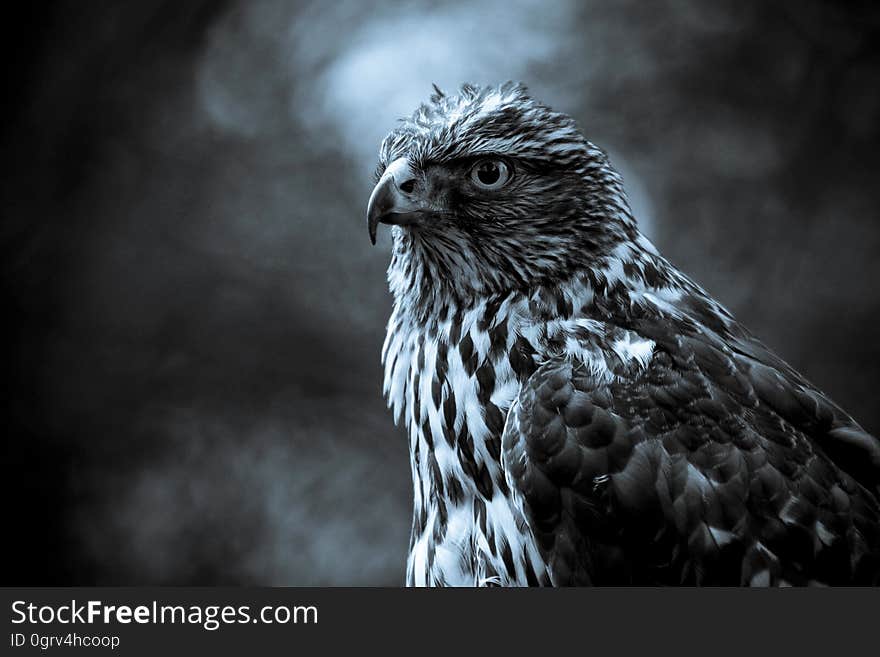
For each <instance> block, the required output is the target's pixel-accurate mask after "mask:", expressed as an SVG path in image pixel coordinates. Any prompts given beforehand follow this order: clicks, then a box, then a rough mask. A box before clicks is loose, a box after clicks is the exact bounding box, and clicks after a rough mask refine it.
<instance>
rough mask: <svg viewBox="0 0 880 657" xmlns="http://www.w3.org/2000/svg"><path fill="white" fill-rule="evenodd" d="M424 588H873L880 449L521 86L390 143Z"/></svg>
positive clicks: (402, 350)
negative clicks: (647, 226) (661, 240)
mask: <svg viewBox="0 0 880 657" xmlns="http://www.w3.org/2000/svg"><path fill="white" fill-rule="evenodd" d="M375 182H376V184H375V187H374V189H373V191H372V194H371V196H370V199H369V203H368V207H367V224H368V230H369V235H370V239H371V241H372V242H373V244H375V241H376V231H377V228H378V225H379V224H389V225H391V226H392V228H391V233H392V243H393V247H392V254H391V261H390V265H389V268H388V283H389V288H390V291H391V294H392V297H393V309H392V312H391V316H390V319H389V321H388V327H387V336H386V339H385V342H384V346H383V348H382V361H383V364H384V394H385V397H386V398H387V401H388V405H389V407H390V408H391V409H392V411H393V415H394V419H395V422H397V423H399V422H400V421H401V420H402V421H403V423H404V424H405V426H406V429H407V434H408V442H409V452H410V463H411V468H412V481H413V494H414V499H413V518H412V531H411V538H410V545H409V556H408V558H407V565H406V583H407V585H410V586H539V585H548V586H581V585H650V586H671V585H687V586H697V585H725V586H778V585H793V586H803V585H814V584H818V585H854V584H855V585H877V584H878V583H880V442H878V440H877V439H876V438H875V437H873V436H872V435H870V434H868V433H867V432H866V431H865V430H863V429H862V428H861V427H860V426H859V425H858V424H857V423H856V422H855V421H854V420H853V419H852V418H851V417H850V416H849V415H848V414H847V413H846V412H844V411H843V410H842V409H841V408H840V407H839V406H837V405H836V404H835V403H834V402H833V401H831V400H830V399H829V398H828V397H827V396H826V395H825V394H823V393H822V392H821V391H820V390H818V389H817V388H816V387H815V386H814V385H812V384H811V383H810V382H809V381H807V380H806V379H805V378H804V377H803V376H802V375H801V374H799V373H798V372H797V371H795V370H794V369H793V368H792V367H791V366H790V365H788V364H787V363H786V362H785V361H783V360H782V359H781V358H780V357H779V356H777V355H776V354H774V353H773V352H772V351H771V350H770V349H769V348H768V347H766V346H765V345H764V344H763V343H762V342H761V341H759V340H758V339H757V338H756V337H755V336H754V335H753V334H752V333H750V332H749V331H748V330H747V329H746V328H744V327H743V326H742V325H741V324H740V323H738V322H737V321H736V320H735V319H734V317H733V316H732V315H731V313H730V312H728V311H727V310H726V309H725V308H724V307H723V306H722V305H721V304H720V303H719V302H718V301H716V300H715V299H713V298H712V297H711V296H710V295H709V294H708V293H707V292H706V291H704V290H703V289H702V288H701V287H700V286H698V285H697V284H696V283H694V282H693V281H692V280H691V279H690V278H688V277H687V276H686V275H685V274H683V273H682V272H681V271H679V270H678V269H676V268H675V267H674V266H673V265H672V264H670V263H669V262H668V261H667V260H666V259H664V258H663V257H662V256H661V255H660V254H659V252H658V251H657V249H656V248H655V246H654V245H653V244H652V243H651V242H650V241H649V240H648V239H647V238H646V237H645V236H644V235H643V234H642V233H640V232H639V229H638V227H637V224H636V221H635V218H634V217H633V213H632V211H631V209H630V206H629V203H628V201H627V196H626V193H625V191H624V186H623V182H622V179H621V177H620V175H619V174H618V173H617V172H616V171H615V170H614V168H613V167H612V166H611V164H610V162H609V159H608V157H607V155H606V153H605V152H604V151H603V150H601V149H600V148H598V147H597V146H595V145H594V144H592V143H591V142H590V141H588V140H587V139H586V138H585V137H584V136H583V135H582V133H581V132H580V131H579V129H578V127H577V126H576V124H575V122H574V121H573V120H572V119H571V118H570V117H569V116H567V115H566V114H563V113H560V112H557V111H554V110H552V109H551V108H550V107H548V106H547V105H545V104H543V103H541V102H539V101H538V100H536V99H534V98H533V97H532V96H530V94H529V93H528V91H527V90H526V89H525V87H523V86H522V85H521V84H518V83H513V82H507V83H504V84H502V85H500V86H487V87H479V86H475V85H471V84H465V85H464V86H462V87H461V89H460V91H458V92H457V93H455V94H444V93H443V92H441V91H440V90H439V89H438V88H437V87H436V86H435V87H434V91H433V93H432V94H431V96H430V100H429V102H426V103H424V104H422V105H421V106H420V107H418V109H416V111H415V112H414V113H413V114H412V116H411V117H409V118H406V119H403V120H401V122H400V123H399V124H398V126H397V127H396V128H395V129H393V130H392V131H391V132H390V133H389V134H388V135H387V137H386V138H385V139H384V140H383V141H382V144H381V146H380V149H379V161H378V167H377V170H376V181H375Z"/></svg>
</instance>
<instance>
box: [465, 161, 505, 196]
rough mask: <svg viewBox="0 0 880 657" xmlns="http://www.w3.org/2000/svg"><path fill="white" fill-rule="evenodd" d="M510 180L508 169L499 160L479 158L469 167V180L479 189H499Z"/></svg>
mask: <svg viewBox="0 0 880 657" xmlns="http://www.w3.org/2000/svg"><path fill="white" fill-rule="evenodd" d="M508 180H510V170H509V169H508V168H507V165H506V164H505V163H504V162H502V161H501V160H480V161H479V162H477V163H476V164H475V165H474V168H473V169H471V181H473V183H474V184H475V185H476V186H477V187H479V188H481V189H500V188H501V187H503V186H504V185H505V183H506V182H507V181H508Z"/></svg>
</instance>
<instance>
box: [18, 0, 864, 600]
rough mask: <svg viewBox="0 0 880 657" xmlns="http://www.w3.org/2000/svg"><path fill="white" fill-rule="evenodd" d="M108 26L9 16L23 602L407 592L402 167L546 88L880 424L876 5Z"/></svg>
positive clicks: (219, 13)
mask: <svg viewBox="0 0 880 657" xmlns="http://www.w3.org/2000/svg"><path fill="white" fill-rule="evenodd" d="M836 5H837V3H831V2H827V3H826V2H819V1H816V0H813V1H805V2H791V3H765V2H758V1H756V2H741V1H736V2H734V1H717V0H713V1H712V2H686V1H678V2H643V1H641V0H631V1H625V2H613V3H612V2H574V1H572V2H556V3H539V2H534V3H532V2H521V3H508V2H502V1H501V0H484V1H481V2H460V3H450V4H445V5H439V4H436V3H420V2H407V3H405V2H388V3H383V4H381V5H376V6H373V5H370V4H369V3H357V2H346V3H322V2H312V3H300V4H294V3H289V2H283V1H281V0H278V1H257V2H240V3H238V2H225V3H224V2H220V3H216V2H211V3H205V2H188V3H182V2H175V1H165V2H157V1H153V2H140V3H137V4H127V5H126V6H124V7H123V6H111V5H107V6H103V7H102V6H100V4H99V3H91V2H66V3H61V4H52V5H39V4H34V5H30V7H31V8H30V9H27V10H25V11H19V12H16V13H15V14H11V13H7V14H6V15H5V16H4V21H3V28H2V29H3V32H4V35H3V59H4V63H5V65H6V70H7V82H6V85H5V93H4V103H3V107H2V131H3V132H2V140H3V155H4V171H3V177H2V187H0V201H2V208H3V222H2V231H0V240H2V242H0V244H2V246H0V249H2V250H0V272H2V289H3V305H4V308H5V312H4V321H3V330H4V332H5V333H7V334H8V335H7V337H6V339H5V340H4V341H3V343H2V344H3V351H4V358H3V360H2V363H3V365H2V386H3V388H2V399H3V402H4V409H5V410H4V416H3V419H4V425H3V426H4V429H5V434H6V435H5V440H4V445H5V446H4V459H3V479H4V482H5V484H6V487H7V493H6V495H5V509H6V513H5V516H6V517H5V523H4V525H5V527H4V532H3V533H4V536H5V538H4V543H5V547H6V549H7V550H9V551H11V554H9V555H8V556H7V558H6V559H5V560H4V564H5V568H6V570H5V573H4V577H3V582H2V583H4V584H14V583H15V584H31V585H33V584H94V583H100V584H148V583H150V584H219V583H231V584H237V583H250V584H274V585H284V584H291V585H309V584H357V585H359V584H398V583H400V582H402V579H403V568H404V560H405V550H406V543H407V537H408V530H409V523H410V501H411V498H410V495H411V492H410V491H411V485H410V481H409V462H408V455H407V451H406V450H407V448H406V442H405V438H404V435H403V432H402V430H401V429H400V428H395V427H394V426H393V424H392V422H391V419H390V415H389V413H388V412H387V411H386V410H385V408H384V403H383V401H382V399H381V396H380V389H381V378H382V374H381V370H380V366H379V350H380V346H381V342H382V338H383V334H384V323H385V320H386V319H387V315H388V312H389V308H390V300H389V297H388V294H387V292H386V286H385V280H384V269H385V266H386V264H387V259H388V248H389V238H388V235H387V233H385V232H383V233H382V234H381V236H380V242H379V246H378V247H376V248H372V249H371V248H370V247H369V241H368V239H367V234H366V229H365V226H364V218H363V215H364V207H365V204H366V199H367V197H368V195H369V191H370V187H371V181H372V178H371V174H372V170H373V167H374V153H375V151H376V149H377V147H378V143H379V141H380V140H381V138H382V136H383V135H384V134H385V132H387V131H388V130H389V129H390V128H391V127H392V126H393V124H394V120H395V118H396V117H397V116H400V115H402V114H406V113H409V112H410V111H411V110H412V109H413V108H414V107H415V105H416V104H417V103H418V102H420V101H422V100H424V99H425V98H426V97H427V95H428V94H429V91H430V84H431V83H432V82H436V83H437V84H438V85H440V86H441V87H442V88H447V89H448V88H454V87H455V86H457V85H458V84H459V83H461V82H462V81H465V80H469V81H473V82H477V83H495V82H500V81H503V80H505V79H508V78H513V79H520V80H522V81H524V82H525V83H526V84H527V85H528V86H529V87H530V88H531V90H532V91H533V92H534V94H535V95H536V96H538V97H539V98H541V99H543V100H545V101H546V102H548V103H549V104H551V105H553V106H554V107H556V108H558V109H561V110H563V111H566V112H568V113H570V114H572V115H573V116H574V117H575V118H576V119H577V120H578V122H579V124H580V125H581V127H582V128H583V129H584V131H585V133H586V134H587V135H588V137H590V138H591V139H592V140H593V141H595V142H596V143H598V144H600V145H601V146H603V147H605V148H606V149H608V150H609V151H610V153H611V155H612V159H613V161H614V162H615V163H616V164H617V165H618V168H620V169H621V170H622V172H623V174H624V176H625V179H626V182H627V188H628V190H629V192H630V194H631V197H632V201H633V205H634V207H635V210H636V212H637V213H638V215H639V217H640V220H641V223H642V226H643V229H644V230H645V232H646V233H647V234H648V235H649V236H650V237H651V238H652V239H653V240H654V241H655V242H656V243H657V245H658V246H659V247H660V249H661V250H662V251H663V252H664V253H665V254H666V255H667V257H669V258H670V259H671V260H672V261H673V262H674V263H676V264H677V265H679V266H680V267H681V268H682V269H684V270H685V271H686V272H688V273H689V274H691V275H692V276H693V277H694V278H695V279H696V280H697V281H698V282H700V283H701V284H703V285H704V286H705V287H706V288H707V289H708V290H709V291H710V292H712V293H713V294H715V295H716V296H717V297H718V298H719V299H720V300H721V301H722V302H723V303H725V304H726V305H727V306H728V307H729V308H730V309H731V310H732V311H733V312H734V313H735V314H736V315H737V316H738V317H739V318H740V319H741V320H743V321H744V322H745V323H746V324H747V325H748V326H750V327H751V328H752V329H753V330H754V331H755V332H756V333H757V334H758V335H760V336H761V337H762V338H763V339H764V340H765V341H766V342H767V343H768V344H770V345H771V346H772V347H774V348H775V349H777V350H778V351H779V352H780V353H781V355H782V356H783V357H785V358H786V359H787V360H789V361H790V362H791V363H792V364H793V365H794V366H795V367H796V368H798V369H800V370H801V371H802V372H804V373H805V374H806V375H807V376H808V377H809V378H810V379H812V380H813V381H814V382H815V383H816V384H817V385H818V386H819V387H821V388H823V389H824V390H826V391H827V392H828V393H830V394H831V396H832V397H834V398H835V399H836V400H837V401H838V402H839V403H840V404H841V405H843V406H844V407H845V408H846V409H847V410H849V411H850V412H851V413H852V414H853V415H854V416H855V417H856V419H858V420H859V421H861V422H862V424H863V425H864V426H865V427H866V428H867V429H868V430H870V431H872V432H875V433H876V432H877V431H880V405H878V404H877V402H876V388H875V385H876V383H877V381H878V373H880V341H878V339H877V327H878V320H880V294H878V292H877V289H876V283H877V281H878V274H880V263H878V259H877V257H876V256H877V252H878V247H880V221H878V211H877V203H878V201H880V176H878V173H880V164H878V152H880V52H878V50H877V47H876V44H878V43H880V38H878V37H880V20H878V14H877V12H876V11H874V12H870V13H869V11H868V7H869V6H870V5H871V3H864V5H850V8H849V9H847V10H843V9H840V8H838V7H837V6H836Z"/></svg>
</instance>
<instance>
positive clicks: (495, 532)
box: [383, 284, 653, 586]
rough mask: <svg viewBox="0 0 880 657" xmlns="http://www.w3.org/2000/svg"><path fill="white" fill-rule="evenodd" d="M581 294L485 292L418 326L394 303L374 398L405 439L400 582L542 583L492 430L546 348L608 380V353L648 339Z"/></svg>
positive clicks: (622, 352)
mask: <svg viewBox="0 0 880 657" xmlns="http://www.w3.org/2000/svg"><path fill="white" fill-rule="evenodd" d="M592 299H593V295H592V292H591V290H590V288H589V286H588V285H587V284H574V285H570V286H568V287H567V288H566V289H564V290H563V291H560V290H555V291H552V292H551V291H548V290H540V289H539V290H536V291H535V292H534V293H533V294H531V295H530V296H525V295H523V294H519V293H512V294H510V295H508V296H506V297H503V298H497V297H496V298H485V299H482V300H479V301H476V302H475V303H474V304H472V305H471V306H470V307H467V308H462V309H456V308H450V309H448V310H447V311H446V312H443V313H438V317H437V318H436V319H435V320H433V321H428V322H424V323H418V322H415V321H414V320H413V319H412V318H411V317H409V316H408V315H407V314H406V313H405V312H403V311H400V310H399V309H398V308H395V311H394V312H393V313H392V316H391V319H390V321H389V327H388V334H387V337H386V341H385V346H384V348H383V361H384V363H385V394H386V395H387V397H388V400H389V404H390V405H391V407H392V408H393V411H394V416H395V420H396V421H399V420H400V419H403V420H404V422H405V424H406V426H407V429H408V435H409V444H410V458H411V467H412V474H413V486H414V491H413V492H414V508H413V524H412V534H411V539H410V553H409V558H408V561H407V583H408V584H409V585H415V586H425V585H427V586H442V585H459V586H462V585H464V586H482V585H493V584H495V585H508V586H509V585H513V586H516V585H535V584H545V583H549V578H548V576H547V574H546V568H545V565H544V562H543V559H542V557H541V555H540V553H539V551H538V548H537V545H536V544H535V541H534V539H533V537H532V535H531V532H530V530H529V528H528V525H527V523H526V521H525V518H524V515H523V513H522V509H521V507H520V506H519V503H518V500H517V499H516V497H515V496H514V495H513V494H512V493H511V486H510V484H509V482H508V481H507V480H506V478H505V469H504V464H503V456H502V444H501V438H502V432H503V429H504V422H505V418H506V416H507V411H508V409H509V408H510V406H511V404H512V403H513V401H514V400H515V398H516V396H517V394H518V392H519V389H520V386H521V384H522V382H523V381H525V380H526V379H527V378H528V377H529V376H530V375H531V374H532V373H533V372H534V370H535V369H536V368H537V367H538V366H539V365H540V363H541V362H542V361H543V360H544V359H545V358H546V357H547V356H548V355H550V354H553V353H566V354H567V355H569V356H570V357H571V358H573V359H575V360H577V361H578V362H581V363H584V364H586V365H587V366H588V367H590V368H591V369H592V370H594V371H595V372H597V373H599V374H600V375H607V376H609V377H610V376H611V373H610V369H611V365H610V364H609V363H608V362H607V361H608V353H611V351H612V350H616V352H617V356H616V357H618V359H619V357H620V356H623V357H624V358H625V359H630V360H639V361H644V360H646V359H647V358H648V357H650V353H651V348H652V347H653V343H650V344H649V343H644V342H641V341H640V340H639V339H638V337H637V336H631V335H629V334H628V333H627V332H626V331H621V330H619V329H616V328H614V327H610V326H608V325H606V324H604V323H602V322H599V321H596V320H595V319H591V318H589V317H588V316H586V315H585V314H584V312H582V310H583V309H586V308H587V307H588V306H589V305H590V304H591V302H592ZM560 306H563V308H560ZM561 310H562V311H563V312H560V311H561ZM611 339H613V342H611V341H610V340H611Z"/></svg>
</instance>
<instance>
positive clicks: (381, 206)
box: [367, 157, 424, 245]
mask: <svg viewBox="0 0 880 657" xmlns="http://www.w3.org/2000/svg"><path fill="white" fill-rule="evenodd" d="M415 178H416V177H415V174H414V173H413V170H412V168H411V167H410V165H409V161H408V160H407V158H405V157H401V158H398V159H396V160H394V162H392V163H391V164H389V165H388V168H387V169H385V172H384V173H383V174H382V177H381V178H380V179H379V182H378V183H376V187H374V188H373V193H372V194H370V202H369V203H368V204H367V230H368V231H369V233H370V243H371V244H373V245H375V244H376V229H377V228H378V226H379V224H380V223H381V224H394V225H397V226H406V225H409V224H412V223H415V222H416V221H418V220H419V219H421V218H422V213H423V211H424V207H423V206H422V205H421V204H420V203H419V202H418V199H417V198H416V196H415V195H414V194H413V193H412V191H413V188H414V185H415Z"/></svg>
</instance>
